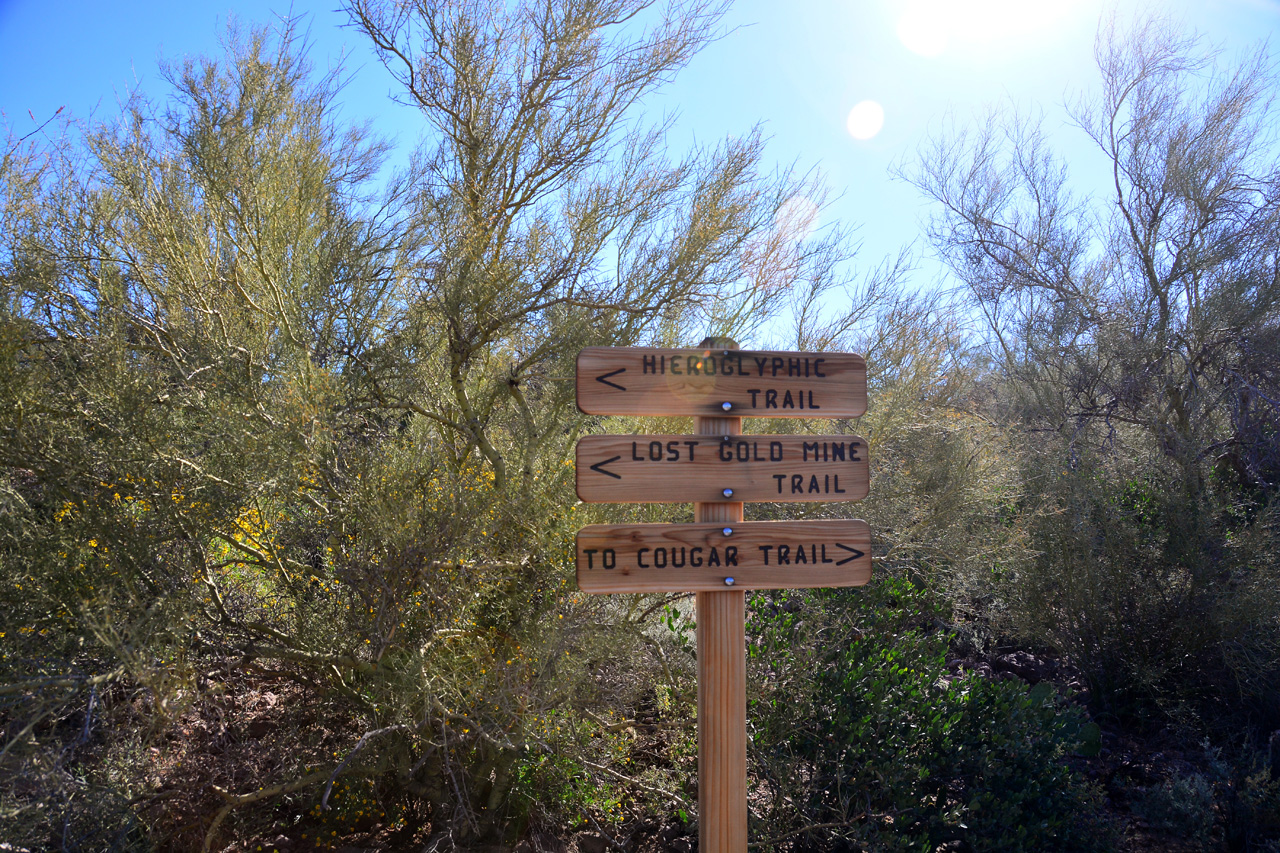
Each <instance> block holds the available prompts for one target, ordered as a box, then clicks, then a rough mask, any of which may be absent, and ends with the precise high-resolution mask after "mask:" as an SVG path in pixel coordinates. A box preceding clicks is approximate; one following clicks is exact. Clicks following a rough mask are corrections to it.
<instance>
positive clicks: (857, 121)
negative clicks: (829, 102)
mask: <svg viewBox="0 0 1280 853" xmlns="http://www.w3.org/2000/svg"><path fill="white" fill-rule="evenodd" d="M844 126H845V129H846V130H848V131H849V135H850V136H852V137H853V138H854V139H857V140H861V141H865V140H868V139H872V138H873V137H875V135H876V134H877V133H879V132H880V129H881V128H882V127H884V107H882V106H880V104H879V103H877V102H875V101H859V102H858V103H856V104H854V105H853V109H851V110H849V117H848V118H846V119H845V120H844Z"/></svg>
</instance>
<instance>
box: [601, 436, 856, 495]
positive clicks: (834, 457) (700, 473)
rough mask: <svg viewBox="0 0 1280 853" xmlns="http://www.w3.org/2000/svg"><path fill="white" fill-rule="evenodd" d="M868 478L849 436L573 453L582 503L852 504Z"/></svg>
mask: <svg viewBox="0 0 1280 853" xmlns="http://www.w3.org/2000/svg"><path fill="white" fill-rule="evenodd" d="M870 476H871V471H870V465H869V464H868V462H867V445H866V442H864V441H863V440H862V439H861V438H859V437H857V436H849V435H734V436H728V435H726V436H720V437H715V436H706V435H591V436H586V437H585V438H582V439H580V440H579V441H578V449H577V486H578V497H579V498H581V499H582V500H584V501H587V502H588V503H608V502H617V503H681V502H685V501H705V502H720V503H727V502H730V501H788V502H790V501H795V502H800V501H804V502H816V501H857V500H862V499H863V498H865V497H866V496H867V490H868V485H869V483H870Z"/></svg>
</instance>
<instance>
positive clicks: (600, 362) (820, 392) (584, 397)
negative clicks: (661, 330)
mask: <svg viewBox="0 0 1280 853" xmlns="http://www.w3.org/2000/svg"><path fill="white" fill-rule="evenodd" d="M577 392H578V408H579V409H581V410H582V411H583V412H585V413H586V414H590V415H701V416H716V415H720V416H724V415H729V416H734V417H763V418H854V417H858V416H860V415H862V414H863V413H864V412H866V410H867V363H866V360H865V359H863V357H862V356H860V355H855V354H854V353H839V352H817V353H814V352H751V351H747V350H721V349H658V348H649V347H587V348H586V349H584V350H582V352H580V353H579V354H578V362H577ZM725 403H728V404H729V408H728V409H726V408H724V404H725Z"/></svg>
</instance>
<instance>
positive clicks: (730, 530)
mask: <svg viewBox="0 0 1280 853" xmlns="http://www.w3.org/2000/svg"><path fill="white" fill-rule="evenodd" d="M720 532H721V533H723V534H724V535H725V536H732V535H733V528H732V527H726V528H725V529H724V530H721V531H720Z"/></svg>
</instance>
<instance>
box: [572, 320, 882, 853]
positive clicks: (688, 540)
mask: <svg viewBox="0 0 1280 853" xmlns="http://www.w3.org/2000/svg"><path fill="white" fill-rule="evenodd" d="M577 367H578V370H577V392H578V408H580V409H581V410H582V411H583V412H585V413H587V414H597V415H695V416H696V417H695V419H694V426H695V432H696V435H649V436H638V435H616V436H607V435H602V436H588V437H585V438H583V439H582V440H581V441H579V443H578V448H577V488H578V496H579V497H580V498H581V499H582V500H584V501H597V502H614V501H616V502H641V503H651V502H652V503H659V502H683V501H692V502H693V507H694V523H693V524H629V525H627V524H597V525H589V526H587V527H585V528H583V529H582V530H580V531H579V532H578V536H577V570H578V572H577V573H578V586H579V587H580V588H581V589H582V590H583V591H584V592H591V593H618V592H685V591H692V592H695V593H696V607H697V643H698V775H699V779H698V812H699V816H698V836H699V848H698V849H699V850H700V851H702V853H745V851H746V849H747V727H746V719H747V716H746V639H745V634H744V627H745V617H746V597H745V590H747V589H781V588H790V587H817V586H860V585H861V584H865V583H866V582H867V581H868V580H870V578H871V531H870V529H869V528H868V527H867V524H866V522H863V521H858V520H853V519H838V520H830V521H755V522H744V521H743V520H742V507H743V502H744V501H843V500H859V499H861V498H863V497H866V495H867V490H868V481H869V474H868V470H869V469H868V463H867V454H866V444H865V443H864V442H863V441H862V439H860V438H858V437H856V436H764V435H762V436H744V435H741V432H742V417H744V416H746V417H801V418H850V417H858V416H860V415H862V414H863V413H864V412H865V411H866V408H867V368H866V362H865V361H864V360H863V359H862V357H861V356H858V355H853V354H850V353H798V352H749V351H742V350H738V349H737V345H736V344H734V343H733V342H731V341H719V342H717V341H714V340H712V339H708V340H706V341H704V342H703V345H702V347H700V348H698V349H655V348H642V347H617V348H608V347H589V348H587V349H584V350H583V351H582V352H581V353H580V354H579V356H578V363H577Z"/></svg>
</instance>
